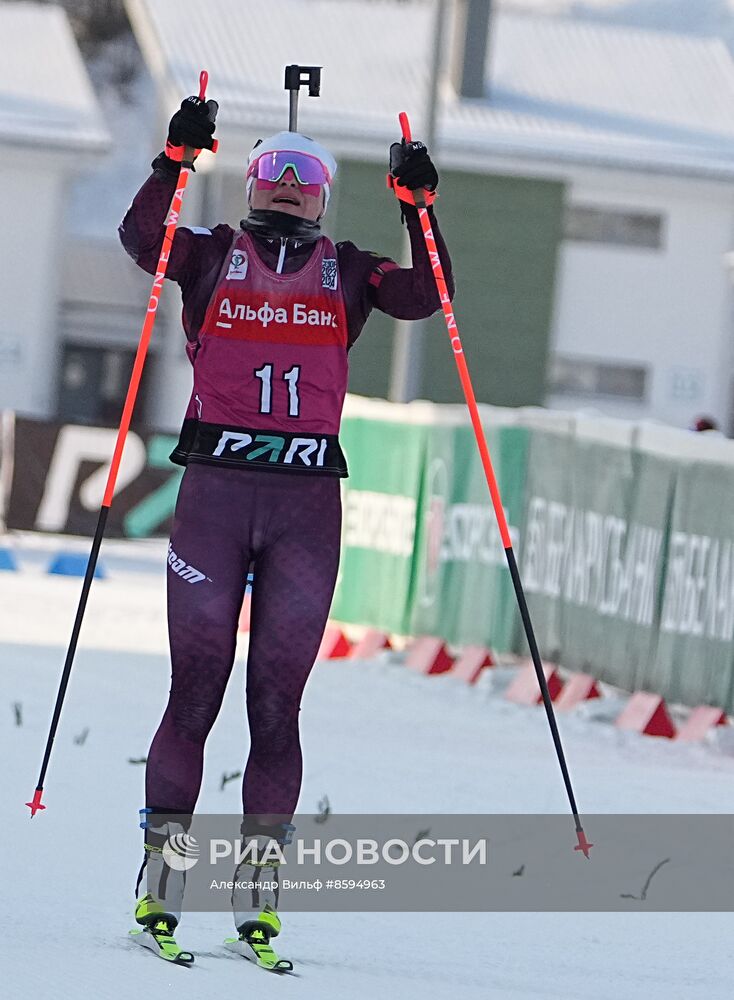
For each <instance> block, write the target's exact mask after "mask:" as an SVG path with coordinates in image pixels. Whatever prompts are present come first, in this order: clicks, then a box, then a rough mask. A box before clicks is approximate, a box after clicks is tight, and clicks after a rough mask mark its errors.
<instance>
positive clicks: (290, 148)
mask: <svg viewBox="0 0 734 1000" xmlns="http://www.w3.org/2000/svg"><path fill="white" fill-rule="evenodd" d="M289 152H293V153H302V154H304V155H305V156H309V157H312V158H313V159H315V160H318V162H319V163H320V164H321V166H322V167H323V173H324V176H323V177H320V178H319V183H321V185H322V187H323V189H324V212H326V206H327V205H328V204H329V196H330V195H331V182H332V180H333V179H334V174H335V173H336V168H337V164H336V160H335V159H334V157H333V156H332V155H331V153H330V152H329V151H328V149H325V148H324V147H323V146H321V145H320V144H319V143H318V142H314V140H313V139H309V137H308V136H307V135H301V133H300V132H278V133H277V135H271V136H270V138H269V139H261V140H260V141H259V142H258V143H256V145H255V146H254V147H253V149H252V152H251V153H250V155H249V157H248V159H247V203H248V205H249V203H250V195H251V193H252V185H253V183H254V181H255V171H254V169H253V168H254V166H255V164H257V163H258V161H259V160H260V158H261V157H262V156H264V155H265V154H267V153H289ZM322 215H323V212H322Z"/></svg>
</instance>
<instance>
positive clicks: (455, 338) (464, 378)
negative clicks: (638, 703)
mask: <svg viewBox="0 0 734 1000" xmlns="http://www.w3.org/2000/svg"><path fill="white" fill-rule="evenodd" d="M399 120H400V126H401V128H402V132H403V139H404V140H405V141H406V142H410V141H411V136H410V124H409V122H408V116H407V115H406V114H405V112H402V113H401V114H400V116H399ZM389 182H390V186H391V187H393V188H395V187H396V186H400V185H398V184H397V181H395V180H394V179H392V178H390V179H389ZM396 194H397V196H398V198H401V199H402V200H403V201H411V200H412V202H413V204H415V206H416V208H417V209H418V218H419V219H420V223H421V227H422V229H423V236H424V238H425V241H426V249H427V250H428V256H429V258H430V261H431V267H432V268H433V276H434V278H435V280H436V288H437V289H438V295H439V298H440V300H441V307H442V308H443V314H444V318H445V320H446V328H447V330H448V334H449V338H450V340H451V349H452V351H453V352H454V359H455V361H456V367H457V368H458V370H459V379H460V380H461V387H462V389H463V390H464V398H465V400H466V405H467V407H468V408H469V416H470V417H471V422H472V427H473V428H474V435H475V437H476V439H477V446H478V448H479V454H480V457H481V460H482V466H483V468H484V475H485V477H486V479H487V486H488V487H489V495H490V497H491V498H492V506H493V507H494V513H495V516H496V518H497V524H498V526H499V530H500V536H501V538H502V545H503V547H504V550H505V556H506V557H507V565H508V566H509V569H510V576H511V577H512V583H513V586H514V588H515V596H516V598H517V603H518V607H519V609H520V617H521V618H522V623H523V626H524V628H525V635H526V637H527V640H528V646H529V647H530V655H531V656H532V659H533V665H534V667H535V673H536V674H537V677H538V684H539V685H540V693H541V695H542V698H543V704H544V705H545V711H546V713H547V715H548V724H549V725H550V731H551V735H552V737H553V743H554V744H555V748H556V754H557V755H558V763H559V764H560V767H561V774H562V775H563V782H564V784H565V786H566V793H567V794H568V800H569V803H570V805H571V812H572V813H573V818H574V822H575V824H576V835H577V838H578V843H577V844H576V846H575V847H574V850H575V851H583V853H584V855H585V856H586V857H587V858H588V857H589V851H590V849H591V848H592V847H593V846H594V845H593V844H590V843H589V842H588V840H587V839H586V834H585V833H584V829H583V827H582V825H581V819H580V818H579V811H578V809H577V807H576V798H575V796H574V794H573V787H572V785H571V777H570V775H569V773H568V766H567V764H566V756H565V754H564V752H563V746H562V744H561V737H560V734H559V732H558V725H557V723H556V716H555V712H554V711H553V703H552V702H551V698H550V692H549V691H548V683H547V681H546V679H545V673H544V672H543V664H542V661H541V658H540V652H539V650H538V644H537V642H536V639H535V631H534V629H533V623H532V621H531V619H530V612H529V610H528V605H527V601H526V600H525V591H524V589H523V585H522V581H521V579H520V573H519V571H518V568H517V560H516V559H515V552H514V550H513V547H512V539H511V538H510V529H509V527H508V526H507V518H506V517H505V511H504V508H503V506H502V499H501V497H500V491H499V487H498V485H497V478H496V476H495V474H494V468H493V467H492V459H491V458H490V455H489V448H488V446H487V439H486V437H485V435H484V428H483V427H482V422H481V419H480V417H479V409H478V407H477V401H476V397H475V395H474V387H473V385H472V381H471V376H470V375H469V368H468V366H467V363H466V357H465V355H464V348H463V346H462V343H461V338H460V336H459V328H458V325H457V323H456V317H455V316H454V311H453V308H452V306H451V299H450V298H449V293H448V288H447V287H446V279H445V277H444V273H443V268H442V267H441V260H440V258H439V255H438V247H437V246H436V240H435V237H434V235H433V230H432V229H431V220H430V217H429V215H428V209H427V207H426V195H425V192H423V191H413V192H412V198H411V197H410V195H411V192H410V191H408V190H407V189H406V188H402V190H401V192H400V193H399V194H398V193H397V191H396Z"/></svg>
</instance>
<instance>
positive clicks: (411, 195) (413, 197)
mask: <svg viewBox="0 0 734 1000" xmlns="http://www.w3.org/2000/svg"><path fill="white" fill-rule="evenodd" d="M398 119H399V121H400V128H401V129H402V133H403V143H406V142H412V138H411V134H410V122H409V121H408V116H407V115H406V113H405V112H404V111H401V112H400V114H399V115H398ZM387 186H388V187H389V188H391V189H392V192H393V194H394V195H395V197H396V198H397V199H398V200H399V201H405V202H407V203H408V204H409V205H415V206H416V208H425V207H426V206H427V205H432V204H433V203H434V201H435V200H436V192H435V191H428V190H427V189H426V188H416V189H415V190H414V191H411V190H409V189H408V188H407V187H405V186H404V185H402V184H400V183H399V182H398V181H397V180H396V179H395V178H394V177H393V175H392V173H391V172H390V173H388V175H387Z"/></svg>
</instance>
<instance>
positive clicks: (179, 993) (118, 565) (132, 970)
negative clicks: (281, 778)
mask: <svg viewBox="0 0 734 1000" xmlns="http://www.w3.org/2000/svg"><path fill="white" fill-rule="evenodd" d="M49 544H50V543H48V542H46V541H44V542H43V543H38V545H36V547H35V548H33V547H31V548H30V549H29V548H28V547H27V546H26V548H25V549H24V550H23V553H22V556H23V560H22V561H23V569H22V571H21V572H19V573H0V689H1V690H2V694H3V698H2V704H0V760H1V761H2V762H3V764H4V766H3V767H2V768H1V769H0V802H2V818H3V824H2V831H3V841H2V843H3V848H4V849H3V850H2V853H1V854H0V885H1V886H2V888H3V902H4V905H3V906H2V909H0V995H2V996H3V997H7V998H13V1000H15V998H25V997H33V998H35V1000H46V998H48V1000H51V998H54V1000H65V998H72V997H73V998H74V1000H77V998H78V997H80V996H83V995H85V994H89V995H92V996H95V997H97V998H99V1000H122V998H123V997H125V998H127V997H129V996H131V995H138V996H139V995H141V990H142V991H144V992H145V993H149V994H150V995H153V996H164V995H170V996H175V997H177V998H181V1000H189V998H191V1000H194V998H196V1000H200V998H204V997H210V996H217V997H236V996H240V995H243V996H244V995H248V991H251V990H252V991H257V995H258V996H294V997H295V996H298V997H304V998H316V997H319V998H323V997H327V998H331V997H337V996H339V997H350V998H359V1000H361V998H365V1000H366V998H368V997H369V998H373V997H374V996H375V995H376V994H379V993H381V994H383V995H386V996H393V995H394V996H397V997H401V998H425V1000H432V998H439V997H441V998H444V997H446V996H447V995H451V996H456V997H461V998H462V1000H468V998H471V1000H473V998H477V1000H478V998H502V1000H516V998H531V997H532V998H563V1000H576V998H578V1000H582V998H583V1000H588V998H590V997H594V998H599V1000H620V998H624V1000H628V998H629V1000H631V998H643V997H644V998H646V1000H650V998H658V997H660V998H666V1000H671V998H673V1000H674V998H681V1000H683V998H685V1000H696V998H706V1000H718V998H722V1000H723V998H724V997H727V998H728V997H730V996H731V993H732V981H733V980H734V921H733V920H732V918H731V916H730V915H728V914H710V915H709V914H686V913H676V914H655V913H645V912H639V913H627V914H605V913H602V914H597V913H591V914H583V913H581V914H575V913H564V914H547V913H546V914H532V913H527V914H505V913H488V914H467V915H463V914H458V913H448V914H399V913H398V914H395V913H393V914H359V913H354V914H350V913H342V914H338V915H329V914H312V913H289V914H287V915H286V918H285V927H284V932H283V935H282V937H281V938H280V939H279V944H280V950H281V952H282V953H283V954H284V955H287V956H288V957H290V958H292V959H293V960H294V962H295V963H296V967H297V970H298V972H299V973H300V976H299V978H295V977H291V978H285V979H279V978H276V977H272V976H268V975H267V974H266V973H264V972H261V971H260V970H257V969H255V968H253V967H251V966H250V965H248V964H247V963H245V962H244V961H243V960H242V959H239V958H237V957H236V956H233V955H230V954H229V953H228V952H226V951H225V950H224V949H223V948H222V947H221V940H222V938H223V937H224V936H225V935H227V934H229V933H231V927H230V922H229V919H228V917H227V916H226V915H224V914H194V915H190V916H186V917H185V918H184V921H183V922H182V924H181V927H180V931H179V933H178V939H179V941H180V942H181V943H182V945H183V946H184V947H188V948H191V949H192V950H194V951H195V952H196V954H197V961H196V965H195V966H194V967H193V968H192V969H184V968H179V967H170V966H167V965H166V964H164V963H163V962H160V961H158V960H156V959H155V958H153V956H152V955H150V954H149V953H148V952H145V951H142V950H141V949H140V948H138V947H136V946H135V945H134V944H133V943H131V942H130V941H129V940H128V939H127V931H128V929H129V927H131V926H133V924H132V921H131V912H132V890H133V884H134V879H135V875H136V873H137V868H138V866H139V863H140V855H141V850H140V831H139V830H138V828H137V810H138V808H139V807H140V806H141V805H142V803H143V768H142V766H140V765H136V764H131V763H129V759H135V758H140V757H143V756H144V755H145V754H146V752H147V749H148V744H149V740H150V737H151V735H152V733H153V731H154V729H155V727H156V725H157V723H158V720H159V717H160V713H161V711H162V708H163V704H164V701H165V698H166V692H167V688H168V660H167V655H166V636H165V602H164V589H163V584H164V576H163V572H162V566H163V554H164V551H165V550H164V547H162V546H158V547H156V545H155V544H150V543H145V544H144V545H143V546H142V547H141V545H139V544H135V543H120V542H116V543H110V544H109V546H106V547H103V556H104V555H105V553H107V555H108V556H109V559H108V562H109V565H110V578H109V579H108V580H105V581H99V582H95V584H94V587H93V589H92V596H91V599H90V604H89V609H88V615H87V620H86V623H85V627H84V631H83V633H82V640H81V644H80V649H79V653H78V658H77V663H76V666H75V669H74V673H73V675H72V680H71V684H70V687H69V693H68V703H67V706H66V707H65V709H64V714H63V716H62V721H61V726H60V729H59V733H58V737H57V741H56V745H55V748H54V756H53V758H52V763H51V767H50V770H49V774H48V777H47V783H46V784H47V790H46V793H45V796H44V801H45V803H46V805H47V810H46V812H45V813H42V814H40V815H38V816H36V818H35V819H34V820H33V821H31V820H30V818H29V815H28V810H27V809H26V807H25V805H24V803H25V802H26V801H27V800H28V799H29V798H30V797H31V795H32V792H33V788H34V786H35V782H36V777H37V773H38V768H39V765H40V759H41V754H42V750H43V745H44V742H45V738H46V733H47V729H48V724H49V719H50V713H51V709H52V705H53V700H54V698H55V694H56V688H57V684H58V678H59V674H60V671H61V666H62V662H63V656H64V649H65V646H66V643H67V641H68V634H69V630H70V627H71V620H72V617H73V613H74V609H75V606H76V602H77V599H78V595H79V587H80V581H79V580H77V579H68V578H54V577H49V576H47V575H45V574H44V572H43V569H44V565H45V555H46V548H47V547H48V545H49ZM126 556H129V558H127V559H126ZM126 566H127V567H128V568H126ZM145 566H147V567H148V569H147V570H146V568H145ZM243 672H244V671H243V655H242V651H241V653H240V655H239V657H238V665H237V667H236V670H235V674H234V676H233V678H232V681H231V684H230V687H229V690H228V695H227V699H226V701H225V704H224V707H223V709H222V712H221V715H220V717H219V719H218V720H217V723H216V726H215V728H214V731H213V733H212V735H211V738H210V741H209V744H208V747H207V765H206V771H205V776H204V786H203V790H202V795H201V799H200V804H199V808H200V809H201V810H202V811H208V812H230V811H231V812H235V811H236V810H237V809H238V804H239V789H238V787H237V782H231V783H230V784H229V785H227V787H226V789H225V790H224V791H220V777H221V775H222V773H223V772H224V771H233V770H237V769H239V768H240V767H241V766H242V763H243V759H244V755H245V752H246V746H247V740H246V731H245V723H244V715H243V694H242V692H243V687H244V677H243ZM15 703H19V704H20V706H21V712H22V725H20V726H18V725H16V721H15V710H14V704H15ZM587 714H588V713H587ZM301 725H302V736H303V742H304V747H305V775H304V786H303V792H302V797H301V802H300V809H301V810H302V811H316V810H317V807H318V802H319V800H320V799H321V798H322V796H323V795H328V798H329V801H330V803H331V807H332V809H333V810H334V811H335V812H362V811H365V812H391V811H394V812H426V813H427V812H431V811H440V812H499V813H504V812H524V813H528V812H558V813H560V812H565V811H566V801H565V798H564V792H563V788H562V785H561V781H560V778H559V775H558V771H557V765H556V763H555V760H554V758H553V755H552V749H551V744H550V740H549V736H548V731H547V726H546V722H545V719H544V717H543V715H542V712H541V711H540V710H538V711H536V710H534V709H522V708H517V707H514V706H511V705H509V704H508V703H506V702H504V701H503V700H502V698H501V697H500V695H499V693H498V691H497V690H493V688H492V685H491V684H483V685H481V686H480V687H478V688H469V687H467V686H465V685H463V684H461V683H459V682H456V681H454V680H452V679H451V678H446V677H435V678H423V677H420V676H417V675H414V674H411V673H408V671H406V670H404V669H403V668H401V667H400V665H399V664H397V663H396V662H390V661H389V660H386V659H383V660H380V661H376V662H373V663H353V662H338V661H337V662H330V663H329V662H325V663H321V664H319V665H318V666H317V667H316V668H315V670H314V673H313V676H312V678H311V680H310V682H309V685H308V687H307V690H306V695H305V698H304V703H303V711H302V716H301ZM87 728H88V730H89V732H88V735H87V737H86V739H85V740H84V741H83V743H76V742H75V737H80V736H81V735H82V734H83V731H84V730H85V729H87ZM561 730H562V736H563V739H564V742H565V746H566V750H567V754H568V757H569V762H570V766H571V771H572V775H573V779H574V782H575V786H576V792H577V797H578V800H579V804H580V807H581V809H582V812H583V813H585V814H591V813H594V812H614V811H618V812H727V811H734V810H732V802H734V758H732V757H731V756H729V755H727V753H724V752H722V750H721V748H720V747H719V748H717V747H712V746H693V747H691V746H688V747H685V746H678V745H675V744H671V743H669V742H668V741H656V740H652V739H649V738H643V737H636V736H634V735H630V734H620V733H617V732H616V731H615V730H613V729H612V728H611V726H609V725H607V724H604V723H603V722H600V721H598V720H594V719H591V718H588V717H586V716H585V715H584V712H581V713H577V714H576V715H575V716H572V717H567V718H564V719H562V721H561ZM569 833H570V835H571V836H572V830H571V827H570V822H569ZM570 839H571V838H570ZM570 846H571V844H570V843H569V850H570ZM590 863H591V864H593V862H586V861H584V860H583V859H582V858H580V857H579V858H578V864H579V866H582V865H586V864H590ZM640 906H641V908H644V904H640ZM281 942H282V944H281ZM249 995H251V994H249Z"/></svg>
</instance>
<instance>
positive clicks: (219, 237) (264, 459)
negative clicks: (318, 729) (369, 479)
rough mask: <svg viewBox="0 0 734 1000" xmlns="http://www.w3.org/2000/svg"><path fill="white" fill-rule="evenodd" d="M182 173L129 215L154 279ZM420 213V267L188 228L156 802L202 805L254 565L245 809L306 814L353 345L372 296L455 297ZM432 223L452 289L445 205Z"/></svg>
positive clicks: (141, 198)
mask: <svg viewBox="0 0 734 1000" xmlns="http://www.w3.org/2000/svg"><path fill="white" fill-rule="evenodd" d="M175 184H176V177H175V175H173V176H172V175H171V174H169V173H167V172H166V171H164V170H160V169H159V170H155V171H154V172H153V174H152V175H151V176H150V177H149V178H148V180H147V181H146V182H145V183H144V184H143V186H142V188H141V189H140V191H139V192H138V194H137V195H136V196H135V198H134V200H133V203H132V205H131V206H130V208H129V210H128V212H127V214H126V215H125V218H124V220H123V222H122V224H121V226H120V238H121V240H122V243H123V246H124V247H125V249H126V251H127V252H128V254H130V256H131V257H132V258H133V260H135V261H136V263H137V264H138V265H139V266H140V267H142V268H143V269H144V270H146V271H147V272H148V273H150V274H154V273H155V271H156V265H157V262H158V257H159V254H160V249H161V245H162V240H163V232H164V222H165V218H166V215H167V212H168V207H169V204H170V200H171V196H172V194H173V191H174V188H175ZM407 211H408V212H409V213H412V214H409V215H408V218H407V226H408V231H409V234H410V241H411V247H412V257H413V266H412V267H411V268H400V267H398V265H397V264H395V262H394V261H391V260H390V259H389V258H387V257H384V256H382V257H381V256H379V255H376V254H374V253H371V252H368V251H364V250H360V249H358V248H357V247H356V246H355V245H354V244H353V243H351V242H340V243H337V244H336V245H334V244H333V243H332V242H331V241H330V240H329V239H328V238H326V237H324V236H321V237H320V238H319V239H318V240H317V241H316V242H315V243H314V242H309V243H305V242H304V243H300V244H298V243H295V244H294V242H293V240H292V239H291V240H289V241H288V243H287V244H286V243H285V241H281V240H280V239H278V238H272V239H270V238H265V237H263V236H260V235H253V234H252V233H250V232H245V231H244V230H242V229H239V230H234V229H233V228H232V227H230V226H228V225H218V226H216V227H214V228H213V229H204V228H179V229H178V230H177V232H176V235H175V238H174V241H173V245H172V248H171V254H170V259H169V264H168V272H167V277H168V278H171V279H173V280H174V281H176V282H178V284H179V285H180V287H181V294H182V299H183V327H184V331H185V333H186V338H187V351H188V354H189V357H190V359H191V361H192V363H193V370H194V373H193V374H194V379H193V389H192V394H191V400H190V404H189V407H188V410H187V412H186V417H185V420H184V424H183V428H182V432H181V437H180V440H179V443H178V446H177V447H176V449H175V451H174V453H173V455H172V459H173V460H174V461H176V462H179V463H181V464H185V465H186V466H187V468H186V471H185V472H184V476H183V479H182V483H181V488H180V492H179V496H178V501H177V504H176V511H175V515H174V521H173V528H172V532H171V540H170V548H169V559H168V626H169V640H170V648H171V662H172V669H171V689H170V694H169V699H168V704H167V706H166V709H165V712H164V715H163V718H162V721H161V723H160V725H159V727H158V730H157V732H156V734H155V737H154V739H153V742H152V745H151V747H150V751H149V754H148V762H147V768H146V805H147V807H148V808H150V809H152V810H153V812H156V813H163V812H174V813H187V814H188V813H191V812H193V810H194V807H195V804H196V800H197V798H198V795H199V790H200V786H201V778H202V768H203V755H204V744H205V741H206V738H207V736H208V734H209V731H210V730H211V727H212V725H213V723H214V720H215V718H216V716H217V714H218V712H219V709H220V706H221V703H222V698H223V696H224V691H225V688H226V685H227V681H228V679H229V676H230V673H231V670H232V666H233V662H234V655H235V643H236V637H237V625H238V617H239V613H240V608H241V606H242V599H243V594H244V589H245V581H246V576H247V572H248V569H249V568H250V567H254V573H255V582H254V585H253V594H252V612H251V624H250V645H249V652H248V661H247V715H248V721H249V727H250V751H249V756H248V759H247V765H246V767H245V771H244V778H243V786H242V801H243V810H244V812H245V813H246V814H247V813H250V814H258V815H260V816H269V815H273V816H277V817H278V818H283V817H288V816H292V814H293V812H294V811H295V808H296V804H297V802H298V796H299V793H300V787H301V776H302V756H301V746H300V740H299V731H298V713H299V711H300V703H301V697H302V694H303V689H304V686H305V684H306V681H307V679H308V675H309V673H310V671H311V668H312V666H313V663H314V660H315V658H316V654H317V652H318V648H319V644H320V641H321V637H322V634H323V630H324V627H325V625H326V620H327V616H328V613H329V608H330V604H331V599H332V596H333V591H334V585H335V581H336V574H337V568H338V562H339V542H340V534H341V502H340V485H339V477H341V476H344V475H345V474H346V464H345V462H344V458H343V455H342V452H341V449H340V447H339V441H338V430H339V420H340V416H341V409H342V403H343V399H344V393H345V391H346V383H347V353H348V351H349V349H350V348H351V346H352V345H353V344H354V342H355V341H356V339H357V337H358V336H359V334H360V333H361V331H362V328H363V326H364V323H365V321H366V319H367V317H368V315H369V313H370V312H371V310H372V309H373V308H377V309H380V310H381V311H382V312H385V313H387V314H388V315H390V316H393V317H395V318H397V319H408V320H415V319H422V318H425V317H427V316H430V315H431V314H432V313H434V312H435V311H436V310H437V309H438V308H440V303H439V298H438V293H437V292H436V288H435V283H434V279H433V273H432V270H431V266H430V263H429V260H428V255H427V252H426V249H425V245H424V242H423V235H422V232H421V227H420V223H419V221H418V218H417V213H416V212H415V210H414V209H412V208H408V209H407ZM433 229H434V233H435V235H436V239H437V243H438V247H439V253H440V256H441V262H442V265H443V268H444V273H445V274H446V276H447V281H448V285H449V290H450V293H451V294H453V282H452V277H451V263H450V260H449V256H448V252H447V250H446V247H445V244H444V242H443V239H442V237H441V234H440V231H439V229H438V224H437V222H436V220H435V218H433ZM286 247H287V249H286Z"/></svg>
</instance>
